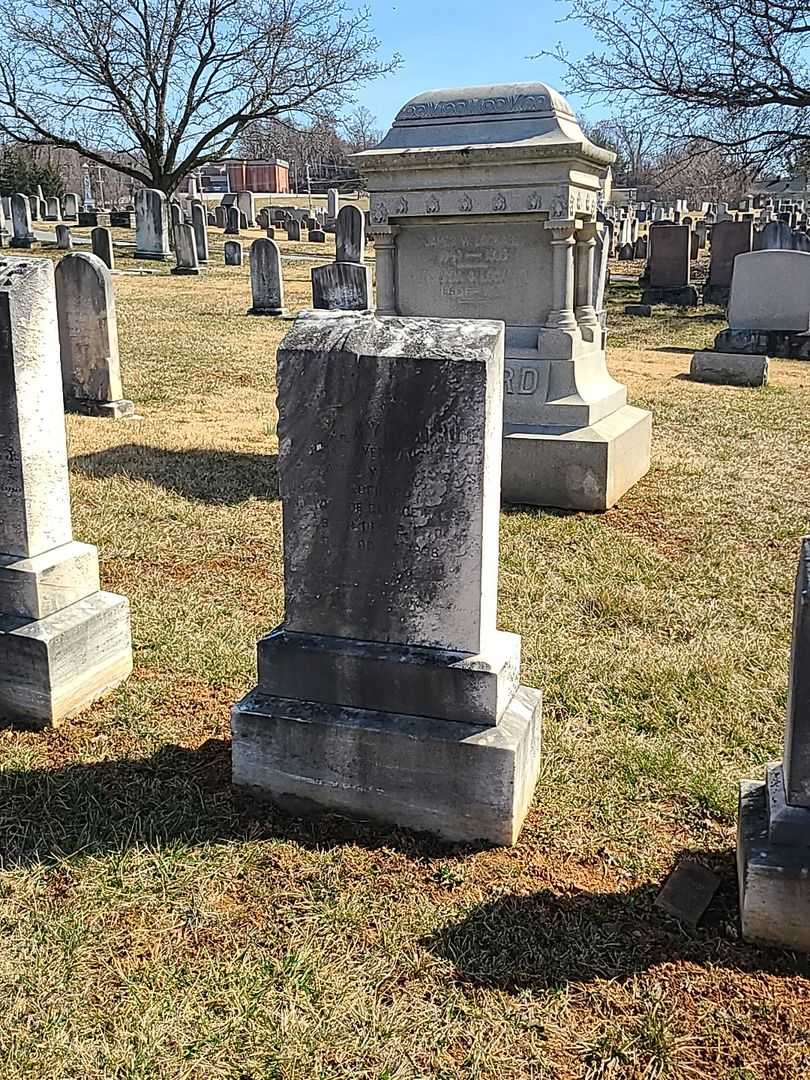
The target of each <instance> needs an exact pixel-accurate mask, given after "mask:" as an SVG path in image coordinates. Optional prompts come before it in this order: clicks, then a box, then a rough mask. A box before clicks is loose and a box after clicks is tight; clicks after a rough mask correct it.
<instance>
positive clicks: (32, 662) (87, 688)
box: [0, 592, 132, 728]
mask: <svg viewBox="0 0 810 1080" xmlns="http://www.w3.org/2000/svg"><path fill="white" fill-rule="evenodd" d="M131 671H132V644H131V633H130V624H129V602H128V601H127V600H126V599H125V598H124V597H123V596H116V595H115V594H114V593H106V592H97V593H95V594H94V595H93V596H89V597H87V598H86V599H84V600H79V601H78V602H77V603H75V604H71V606H70V607H66V608H63V609H62V610H61V611H57V612H55V613H54V614H52V615H49V616H47V618H44V619H39V620H37V621H36V622H22V621H21V620H19V619H16V620H15V619H10V618H9V617H7V616H2V617H0V719H3V720H10V721H12V722H14V723H17V724H20V725H22V726H26V727H35V728H41V727H47V726H48V725H49V724H56V723H58V722H59V721H60V720H64V719H66V718H68V717H70V716H75V715H76V714H77V713H79V712H81V711H82V710H83V709H85V708H87V706H88V705H90V704H91V703H92V702H93V701H95V700H96V699H97V698H99V697H101V696H102V695H103V694H105V693H106V692H107V691H108V690H111V689H113V687H115V686H117V685H118V684H119V683H120V682H123V680H124V679H125V678H126V677H127V676H128V675H129V673H130V672H131Z"/></svg>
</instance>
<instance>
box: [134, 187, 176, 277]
mask: <svg viewBox="0 0 810 1080" xmlns="http://www.w3.org/2000/svg"><path fill="white" fill-rule="evenodd" d="M170 254H171V251H170V249H169V223H168V219H167V216H166V196H165V195H164V194H163V192H162V191H158V190H157V189H156V188H141V190H140V191H138V192H136V193H135V258H136V259H160V260H165V259H167V258H168V257H169V255H170Z"/></svg>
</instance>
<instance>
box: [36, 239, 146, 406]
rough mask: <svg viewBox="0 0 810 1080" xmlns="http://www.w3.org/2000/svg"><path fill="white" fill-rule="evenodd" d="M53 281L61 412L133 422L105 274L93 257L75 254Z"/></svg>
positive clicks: (112, 295) (109, 281)
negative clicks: (124, 385) (62, 402)
mask: <svg viewBox="0 0 810 1080" xmlns="http://www.w3.org/2000/svg"><path fill="white" fill-rule="evenodd" d="M55 278H56V309H57V316H58V321H59V345H60V352H61V357H62V389H63V394H64V399H65V408H66V409H68V410H69V411H71V412H81V413H85V414H86V415H88V416H102V417H107V418H109V419H112V420H120V419H122V418H126V417H131V416H134V414H135V406H134V405H133V404H132V402H131V401H129V400H128V399H127V398H125V397H124V389H123V386H122V384H121V361H120V359H119V356H118V323H117V319H116V314H115V293H114V292H113V284H112V275H111V274H110V271H109V269H108V268H107V266H106V265H105V264H104V262H103V261H102V260H101V259H99V258H98V257H97V256H95V255H87V254H84V253H83V252H76V253H74V254H72V255H66V256H65V257H64V259H60V261H59V262H58V263H57V266H56V273H55Z"/></svg>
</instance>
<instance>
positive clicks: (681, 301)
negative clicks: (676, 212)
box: [641, 225, 698, 307]
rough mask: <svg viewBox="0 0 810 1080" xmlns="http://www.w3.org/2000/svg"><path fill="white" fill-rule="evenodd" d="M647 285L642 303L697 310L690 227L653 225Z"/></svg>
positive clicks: (650, 235)
mask: <svg viewBox="0 0 810 1080" xmlns="http://www.w3.org/2000/svg"><path fill="white" fill-rule="evenodd" d="M648 246H649V252H650V255H649V261H648V267H647V272H648V274H649V278H648V283H647V284H646V285H645V287H644V289H643V290H642V293H641V302H642V304H672V305H674V306H675V307H697V303H698V294H697V289H696V288H695V287H694V285H690V283H689V279H690V269H689V256H690V238H689V226H688V225H653V226H651V228H650V234H649V241H648Z"/></svg>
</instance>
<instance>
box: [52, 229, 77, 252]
mask: <svg viewBox="0 0 810 1080" xmlns="http://www.w3.org/2000/svg"><path fill="white" fill-rule="evenodd" d="M56 246H57V247H58V248H59V250H60V251H72V250H73V237H72V236H71V235H70V229H69V228H68V226H67V225H57V226H56Z"/></svg>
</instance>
